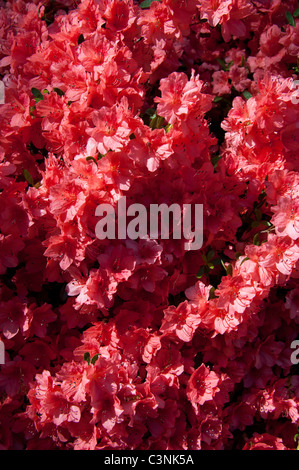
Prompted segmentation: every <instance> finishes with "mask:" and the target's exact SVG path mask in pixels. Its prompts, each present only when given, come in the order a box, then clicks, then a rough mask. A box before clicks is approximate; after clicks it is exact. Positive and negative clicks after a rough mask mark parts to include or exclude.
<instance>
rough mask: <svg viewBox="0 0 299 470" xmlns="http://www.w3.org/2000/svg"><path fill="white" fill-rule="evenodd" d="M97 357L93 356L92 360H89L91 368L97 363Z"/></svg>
mask: <svg viewBox="0 0 299 470" xmlns="http://www.w3.org/2000/svg"><path fill="white" fill-rule="evenodd" d="M98 357H99V355H98V354H95V355H94V356H93V358H92V359H91V361H90V362H91V364H92V365H93V366H94V364H95V362H96V361H97V359H98Z"/></svg>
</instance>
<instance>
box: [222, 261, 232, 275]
mask: <svg viewBox="0 0 299 470" xmlns="http://www.w3.org/2000/svg"><path fill="white" fill-rule="evenodd" d="M221 264H222V266H223V267H224V269H225V271H226V275H227V276H232V275H233V266H232V265H231V264H228V265H226V264H225V263H224V261H223V260H221Z"/></svg>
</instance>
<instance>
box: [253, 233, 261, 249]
mask: <svg viewBox="0 0 299 470" xmlns="http://www.w3.org/2000/svg"><path fill="white" fill-rule="evenodd" d="M252 243H253V244H254V245H256V246H260V234H259V233H256V234H255V235H254V237H253V240H252Z"/></svg>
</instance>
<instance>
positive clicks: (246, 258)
mask: <svg viewBox="0 0 299 470" xmlns="http://www.w3.org/2000/svg"><path fill="white" fill-rule="evenodd" d="M249 259H250V258H248V256H245V258H243V259H242V261H241V264H240V266H242V264H243V263H244V262H245V261H248V260H249Z"/></svg>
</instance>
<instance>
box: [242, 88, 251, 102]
mask: <svg viewBox="0 0 299 470" xmlns="http://www.w3.org/2000/svg"><path fill="white" fill-rule="evenodd" d="M243 96H244V98H245V100H249V98H252V94H251V93H249V91H247V90H245V91H243Z"/></svg>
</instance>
